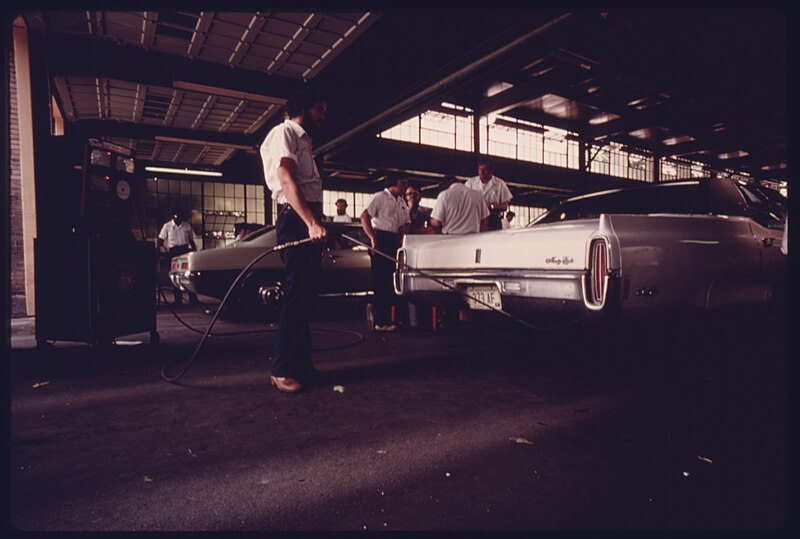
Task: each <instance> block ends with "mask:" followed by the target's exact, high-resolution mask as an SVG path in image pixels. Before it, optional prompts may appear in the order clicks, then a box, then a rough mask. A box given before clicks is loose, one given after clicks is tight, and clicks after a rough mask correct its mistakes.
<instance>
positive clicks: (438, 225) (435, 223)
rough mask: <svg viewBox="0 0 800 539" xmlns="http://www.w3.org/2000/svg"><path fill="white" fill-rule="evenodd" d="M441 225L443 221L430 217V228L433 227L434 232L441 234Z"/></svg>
mask: <svg viewBox="0 0 800 539" xmlns="http://www.w3.org/2000/svg"><path fill="white" fill-rule="evenodd" d="M443 225H444V223H442V222H441V221H440V220H438V219H434V218H433V217H431V228H433V230H434V232H435V233H436V234H441V233H442V226H443Z"/></svg>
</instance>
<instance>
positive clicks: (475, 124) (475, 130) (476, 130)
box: [472, 104, 481, 158]
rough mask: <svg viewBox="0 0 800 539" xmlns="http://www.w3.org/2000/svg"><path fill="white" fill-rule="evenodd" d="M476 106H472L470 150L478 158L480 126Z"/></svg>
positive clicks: (479, 152)
mask: <svg viewBox="0 0 800 539" xmlns="http://www.w3.org/2000/svg"><path fill="white" fill-rule="evenodd" d="M477 110H478V107H477V104H476V105H473V106H472V111H473V112H472V138H473V148H472V151H473V153H474V154H475V157H476V158H478V157H479V156H480V155H481V126H480V116H478V113H477Z"/></svg>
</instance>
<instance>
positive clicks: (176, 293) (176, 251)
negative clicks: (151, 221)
mask: <svg viewBox="0 0 800 539" xmlns="http://www.w3.org/2000/svg"><path fill="white" fill-rule="evenodd" d="M189 250H190V249H189V246H188V245H176V246H175V247H173V248H172V249H170V250H169V259H170V260H172V259H173V258H174V257H176V256H180V255H182V254H186V253H188V252H189ZM188 294H189V303H197V294H193V293H191V292H188ZM172 297H173V302H174V303H175V304H176V305H180V304H181V303H182V302H183V293H182V292H181V291H180V289H179V288H178V287H176V286H173V287H172Z"/></svg>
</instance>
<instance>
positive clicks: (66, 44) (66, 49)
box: [43, 35, 303, 102]
mask: <svg viewBox="0 0 800 539" xmlns="http://www.w3.org/2000/svg"><path fill="white" fill-rule="evenodd" d="M43 39H46V50H47V54H48V69H49V75H50V76H51V77H56V76H67V77H68V76H85V77H98V78H109V79H118V80H125V81H131V82H138V83H140V84H149V85H153V86H161V87H165V88H172V87H173V82H174V81H182V83H183V84H185V85H192V84H194V85H198V87H200V86H205V87H207V88H208V89H214V90H215V92H220V91H225V92H231V93H236V94H237V95H238V94H248V95H251V96H260V97H259V98H260V99H268V98H272V99H273V101H271V102H280V101H281V100H285V99H286V98H287V97H289V96H291V95H292V94H294V93H297V92H298V91H299V90H301V89H302V88H303V83H302V81H299V80H295V79H291V78H288V77H283V76H280V75H266V74H265V73H258V72H256V71H252V70H249V69H231V68H230V67H228V66H224V65H219V64H214V63H211V62H205V61H202V60H197V59H195V60H190V59H187V58H183V57H180V56H175V55H171V54H164V53H161V52H155V51H148V50H145V49H142V48H138V47H133V46H130V45H119V44H116V43H114V42H112V41H109V40H99V39H96V38H89V37H81V36H63V35H47V36H43ZM199 91H202V90H199ZM209 93H214V92H209Z"/></svg>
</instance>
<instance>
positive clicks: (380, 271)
mask: <svg viewBox="0 0 800 539" xmlns="http://www.w3.org/2000/svg"><path fill="white" fill-rule="evenodd" d="M402 238H403V237H402V235H401V234H396V233H394V232H384V231H383V230H376V231H375V247H376V249H377V250H378V251H381V252H382V253H385V254H387V255H389V256H391V257H396V256H397V250H398V249H399V248H400V245H401V243H402ZM371 256H372V290H373V291H374V292H375V296H374V298H375V299H374V305H375V324H377V325H379V326H385V325H387V324H390V323H391V321H392V305H393V304H396V303H397V299H398V298H397V296H396V295H395V293H394V285H393V284H392V279H393V274H394V270H395V268H396V265H397V264H396V262H395V261H394V260H389V259H387V258H384V257H382V256H381V255H376V254H372V255H371Z"/></svg>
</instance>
